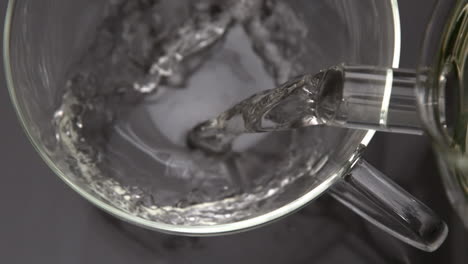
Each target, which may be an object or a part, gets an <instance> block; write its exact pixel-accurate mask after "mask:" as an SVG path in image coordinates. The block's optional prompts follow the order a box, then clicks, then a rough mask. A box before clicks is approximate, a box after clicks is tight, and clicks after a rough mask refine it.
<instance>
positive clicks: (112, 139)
mask: <svg viewBox="0 0 468 264" xmlns="http://www.w3.org/2000/svg"><path fill="white" fill-rule="evenodd" d="M114 2H118V1H114ZM141 2H142V4H143V5H144V4H145V3H146V4H148V3H149V2H151V1H149V2H145V1H141ZM143 2H145V3H143ZM188 2H189V1H185V2H184V1H160V3H159V2H158V3H157V4H156V7H157V8H155V9H154V12H156V14H157V15H155V16H140V15H138V16H126V17H125V19H136V20H135V21H136V22H135V21H134V20H131V21H133V23H137V22H138V23H139V22H140V20H139V19H140V18H141V17H144V18H145V19H146V18H148V17H149V18H148V19H152V18H154V17H157V19H155V20H157V21H161V20H162V21H166V20H165V19H168V20H167V21H169V22H170V23H169V22H168V23H166V22H165V23H163V24H162V28H163V30H164V32H171V31H174V29H176V27H177V26H180V25H181V24H182V26H184V25H187V24H184V23H183V22H180V21H178V20H177V19H180V18H181V17H182V18H183V17H184V15H186V14H187V13H184V12H186V10H185V9H184V8H185V6H186V5H187V3H188ZM205 2H206V1H205ZM270 2H272V1H270ZM273 2H274V1H273ZM132 3H137V2H136V1H135V2H132ZM138 3H140V2H138ZM174 3H175V4H174ZM274 3H276V5H275V7H274V8H272V10H273V11H272V13H273V15H271V14H270V15H268V13H264V14H263V15H265V16H270V17H271V16H273V17H274V19H276V18H278V19H279V21H280V22H278V21H277V22H275V23H273V24H274V25H275V26H277V28H276V29H275V31H274V32H275V34H276V35H280V34H277V33H278V32H286V33H288V34H290V33H291V32H293V33H294V35H291V36H288V35H287V37H288V38H287V39H289V38H290V37H292V36H294V37H298V39H299V40H300V41H299V42H297V41H286V44H284V45H286V46H287V47H289V48H290V49H288V51H289V53H287V54H288V56H283V59H284V58H286V59H287V60H288V62H290V63H291V65H300V66H302V67H303V69H295V68H291V69H287V70H286V73H285V74H283V76H280V77H278V76H275V77H277V78H272V72H273V73H277V72H278V71H279V70H281V69H282V68H281V69H279V68H275V67H279V66H278V65H276V66H275V62H274V61H273V60H272V61H268V60H269V59H271V57H269V56H266V57H263V61H262V59H259V58H258V57H259V56H256V55H255V54H257V53H258V50H259V47H260V49H261V47H263V46H268V45H269V44H271V43H265V42H260V44H259V45H257V46H256V45H252V43H249V41H245V40H246V39H249V38H250V39H252V36H250V37H249V36H248V35H249V34H251V33H252V32H251V31H249V29H250V30H252V28H253V26H255V24H249V23H251V22H248V23H247V24H246V25H247V26H243V27H240V26H231V24H229V23H227V24H229V25H230V26H231V27H230V28H229V30H227V33H225V35H223V38H222V40H220V41H219V42H220V43H215V44H213V43H211V42H210V49H211V48H213V49H216V53H213V54H208V55H206V56H205V57H203V60H206V61H203V62H199V61H198V62H195V64H196V65H197V67H199V68H197V70H196V71H194V73H192V75H191V77H190V79H189V80H186V82H180V80H179V79H177V78H175V79H172V80H169V81H167V83H168V84H167V85H166V86H167V87H165V88H164V89H162V91H163V92H162V93H159V91H158V92H157V93H145V91H146V90H144V89H140V88H148V87H147V86H144V85H140V83H138V84H136V83H133V85H130V88H128V87H129V86H128V85H127V86H122V87H119V89H120V90H118V89H117V90H113V88H114V87H113V86H112V85H114V84H115V83H116V82H117V81H119V83H118V84H121V83H124V84H128V83H126V80H127V79H126V78H127V77H129V76H130V77H131V78H133V77H135V76H139V75H138V74H140V73H139V72H138V68H137V67H135V68H132V67H130V66H129V65H133V64H132V63H133V59H136V60H140V59H141V60H142V61H144V60H145V58H146V57H144V56H142V57H143V58H140V57H138V56H139V55H141V54H140V51H141V50H143V49H145V48H146V47H147V46H145V45H144V43H145V42H144V41H140V42H135V43H134V44H135V45H136V46H135V47H137V49H135V50H134V49H132V48H128V47H127V48H128V52H127V53H125V56H127V57H128V56H130V55H129V54H131V56H135V57H132V58H131V59H132V60H125V59H122V60H123V61H127V62H129V63H128V64H125V63H123V64H118V65H117V66H118V67H116V64H113V63H117V62H115V60H114V58H115V57H114V55H115V52H116V51H115V50H116V49H118V48H114V49H105V50H104V51H102V50H99V47H101V46H99V45H100V44H99V43H98V44H96V43H95V42H96V39H97V41H100V40H103V41H107V37H108V36H109V35H105V34H104V37H103V36H102V35H101V37H102V38H101V37H99V36H100V35H99V32H100V30H102V28H103V26H102V25H103V23H104V22H103V21H104V20H106V19H104V17H105V15H104V13H105V12H108V9H106V6H105V2H104V1H91V0H86V1H72V0H44V1H32V0H10V1H9V6H8V15H7V20H6V28H5V37H4V46H5V50H4V57H5V69H6V73H7V82H8V88H9V91H10V95H11V98H12V101H13V103H14V105H15V108H16V110H17V113H18V116H19V118H20V120H21V122H22V124H23V127H24V128H25V131H26V132H27V134H28V136H29V138H30V140H31V142H32V143H33V145H34V146H35V147H36V149H37V150H38V152H39V153H40V155H41V156H42V157H43V159H44V160H45V161H46V163H47V164H48V165H49V166H50V167H51V168H52V170H53V171H54V172H55V173H56V174H57V175H58V176H59V177H60V178H62V179H63V180H64V181H65V182H66V183H67V184H68V185H69V186H71V187H72V188H73V189H74V190H75V191H77V192H78V193H80V194H81V195H82V196H83V197H85V198H86V199H88V200H89V201H91V202H92V203H93V204H95V205H96V206H98V207H99V208H102V209H103V210H105V211H107V212H109V213H110V214H112V215H115V216H116V217H119V218H121V219H123V220H126V221H129V222H131V223H134V224H137V225H140V226H143V227H146V228H150V229H154V230H158V231H162V232H169V233H175V234H187V235H214V234H225V233H231V232H237V231H240V230H246V229H250V228H254V227H257V226H260V225H262V224H265V223H268V222H271V221H273V220H276V219H278V218H280V217H282V216H285V215H288V214H290V213H292V212H294V211H296V210H298V209H300V208H301V207H303V206H305V205H306V204H307V203H309V202H310V201H312V200H314V199H315V198H317V197H318V196H320V195H321V194H323V193H324V192H325V191H328V192H330V193H331V194H332V195H333V196H334V197H335V198H337V199H338V200H339V201H341V202H343V203H344V204H345V205H346V206H348V207H350V208H351V209H352V210H354V211H355V212H357V213H358V214H360V215H362V216H363V217H364V218H366V219H367V220H369V221H370V222H372V223H373V224H375V225H377V226H378V227H380V228H381V229H383V230H384V231H387V232H388V233H390V234H391V235H394V236H395V237H397V238H399V239H401V240H402V241H404V242H407V243H409V244H411V245H413V246H415V247H418V248H420V249H422V250H426V251H433V250H435V249H437V248H438V247H439V245H440V244H441V243H442V242H443V240H444V239H445V237H446V234H447V227H446V225H445V223H444V222H443V221H441V220H440V219H439V218H438V217H437V216H435V215H434V213H433V212H432V211H431V210H430V209H429V208H427V207H426V206H424V205H423V204H422V203H420V202H419V201H417V200H416V199H415V198H414V197H412V196H411V195H409V194H408V193H406V192H405V191H404V190H402V189H401V188H400V187H398V186H396V185H395V184H394V183H392V182H391V181H390V180H389V179H387V178H386V177H385V176H383V175H382V174H381V173H380V172H378V171H377V170H376V169H374V168H373V167H372V166H371V165H370V164H368V163H366V162H365V161H362V160H361V159H360V156H361V153H362V151H363V150H364V149H365V147H366V146H367V144H369V142H370V140H371V139H372V137H373V135H374V131H372V130H370V131H362V130H352V129H342V128H334V127H318V128H317V127H316V128H304V129H298V130H294V131H286V132H280V133H270V134H265V135H262V136H257V135H249V136H243V138H242V140H240V143H239V144H238V145H237V146H235V147H234V153H233V154H232V155H228V156H223V157H212V156H209V155H205V154H203V153H200V152H197V151H194V150H188V149H187V147H186V146H185V142H184V139H183V138H184V136H185V134H184V133H185V132H186V131H187V129H189V128H190V127H192V126H193V125H195V124H196V123H197V122H199V121H202V120H205V119H207V118H209V117H212V116H213V115H215V114H216V113H218V112H219V111H222V110H224V109H225V107H226V105H231V104H233V103H235V102H237V101H238V100H240V99H242V98H244V97H246V96H247V95H250V94H252V93H254V92H257V91H259V90H262V89H268V88H271V86H272V85H274V84H275V82H281V81H285V80H286V79H287V78H289V77H292V76H290V75H291V74H292V73H294V71H299V72H300V71H301V70H305V69H306V70H307V71H308V72H314V71H319V70H320V69H322V68H323V67H324V65H336V64H338V63H340V62H342V61H346V62H348V63H353V64H362V65H378V66H381V67H393V68H396V67H398V64H399V56H400V23H399V13H398V5H397V1H396V0H388V1H373V0H365V1H364V0H352V1H341V0H335V1H306V0H304V1H294V2H286V1H283V2H281V1H279V2H274ZM129 5H131V4H129ZM174 5H175V6H174ZM278 6H279V7H281V8H284V10H286V11H284V10H283V9H275V8H277V7H278ZM106 10H107V11H106ZM122 10H123V9H120V11H122ZM151 10H153V9H151ZM212 10H215V11H216V9H212ZM120 11H119V12H120ZM215 11H213V12H215ZM125 12H126V11H125ZM177 12H178V13H177ZM174 14H178V15H177V16H174ZM291 14H294V18H292V17H291ZM363 14H366V15H365V16H364V15H363ZM275 16H276V17H275ZM119 19H124V18H123V17H120V18H119ZM173 19H175V20H174V21H173ZM281 19H283V21H287V22H288V23H281V21H282V20H281ZM284 19H286V20H284ZM106 21H107V20H106ZM249 21H250V20H249ZM252 21H254V22H255V21H256V20H255V19H253V20H252ZM291 21H294V23H293V22H291ZM114 22H115V21H114ZM115 23H117V24H118V23H119V22H118V21H117V22H115ZM295 23H296V24H297V25H298V27H296V28H288V26H291V25H296V24H295ZM133 25H134V24H132V23H130V24H125V25H123V26H122V27H116V28H117V29H116V28H113V30H116V31H117V32H119V30H122V28H123V29H126V28H127V29H128V28H129V29H130V30H129V31H126V33H128V34H130V36H133V35H131V34H134V33H135V32H140V31H139V30H142V28H146V27H145V26H143V27H133ZM174 25H175V26H174ZM251 26H252V27H251ZM188 27H189V29H190V24H189V25H188ZM148 32H151V30H148V31H146V30H143V33H142V34H146V33H148ZM120 33H122V32H120ZM122 34H123V33H122ZM246 35H247V36H248V37H246ZM96 36H98V37H96ZM125 36H129V35H123V37H122V39H124V40H128V39H125ZM275 37H276V36H275ZM111 38H112V37H111ZM140 40H141V39H140ZM270 40H271V41H272V42H273V45H280V44H278V43H275V39H274V38H272V39H270ZM216 41H217V40H216ZM216 41H213V42H216ZM297 43H300V45H298V44H297ZM257 44H258V43H257ZM288 45H289V46H288ZM295 45H296V46H295ZM211 46H213V47H211ZM252 46H253V47H252ZM93 47H94V48H93ZM117 47H120V46H118V45H117ZM131 47H133V46H131ZM268 47H271V45H270V46H268ZM291 47H292V48H291ZM96 50H98V51H99V53H97V51H96ZM207 53H209V51H207ZM96 54H98V55H102V56H97V55H96ZM219 54H221V55H219ZM280 55H281V54H280ZM283 55H284V54H283ZM127 57H126V58H127ZM255 59H256V60H255ZM265 60H266V61H265ZM117 61H118V62H120V58H119V59H118V60H117ZM80 65H81V66H80ZM83 65H86V67H87V68H86V69H87V70H88V71H87V72H85V73H86V74H83V72H81V75H79V76H80V78H78V79H77V78H75V79H73V78H71V76H74V74H75V73H76V72H77V71H81V70H80V69H82V68H80V67H83ZM100 65H104V66H103V67H101V66H100ZM222 65H228V66H226V67H224V66H222ZM271 65H273V66H271ZM280 65H285V64H284V63H280ZM268 66H270V67H268ZM223 67H224V68H223ZM271 68H273V70H271ZM89 69H93V70H95V72H92V71H91V72H90V71H89ZM265 69H266V70H265ZM268 69H270V72H268ZM135 72H136V73H135ZM97 73H99V74H100V75H96V74H97ZM134 73H135V74H134ZM132 74H134V75H132ZM140 75H141V74H140ZM273 75H274V74H273ZM83 76H85V77H83ZM89 76H93V78H94V77H96V76H97V78H94V79H93V80H94V81H96V82H100V81H102V80H101V79H104V80H105V81H107V82H108V83H107V84H109V83H110V84H109V86H102V87H98V88H99V90H98V91H94V90H93V91H91V92H89V91H88V90H86V89H87V87H86V86H80V89H78V90H73V91H72V92H69V91H68V90H67V89H68V88H70V86H72V87H74V86H73V85H75V84H76V83H78V84H82V82H81V81H82V80H83V79H85V80H88V81H89V80H91V79H92V78H90V77H89ZM109 76H110V77H109ZM75 77H76V75H75ZM100 78H101V79H100ZM135 78H136V77H135ZM120 82H121V83H120ZM173 83H178V84H179V85H176V84H174V85H172V84H173ZM180 83H182V84H180ZM86 84H87V85H88V84H90V83H86ZM93 85H94V84H93ZM171 85H172V86H174V87H171ZM116 86H118V85H116ZM175 86H179V87H175ZM106 87H110V89H111V90H110V91H108V90H106V89H107V88H106ZM213 87H215V89H211V88H213ZM94 88H96V87H94ZM137 88H138V89H137ZM135 90H138V91H139V92H140V93H137V92H136V91H135ZM88 92H89V93H88ZM86 96H88V97H90V98H91V99H90V100H91V101H90V100H88V99H89V98H88V97H86ZM127 96H128V97H127ZM84 97H86V98H87V101H84V99H83V98H84ZM129 97H130V99H129ZM90 102H92V104H88V103H90ZM174 104H176V105H177V106H178V107H174V106H173V105H174ZM109 109H111V110H112V111H110V110H109ZM115 109H118V111H114V110H115ZM77 113H79V114H77Z"/></svg>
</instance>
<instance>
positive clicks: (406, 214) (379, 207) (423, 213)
mask: <svg viewBox="0 0 468 264" xmlns="http://www.w3.org/2000/svg"><path fill="white" fill-rule="evenodd" d="M329 192H330V194H331V195H332V196H333V197H334V198H336V199H337V200H338V201H340V202H341V203H343V204H344V205H345V206H347V207H349V208H350V209H351V210H353V211H354V212H356V213H357V214H359V215H360V216H362V217H363V218H365V219H366V220H368V221H369V222H371V223H372V224H374V225H376V226H377V227H379V228H381V229H382V230H384V231H386V232H387V233H389V234H390V235H392V236H394V237H396V238H398V239H400V240H401V241H403V242H405V243H408V244H410V245H412V246H414V247H416V248H419V249H421V250H424V251H428V252H432V251H434V250H436V249H437V248H439V246H440V245H441V244H442V242H444V240H445V238H446V237H447V233H448V228H447V225H446V224H445V222H444V221H442V220H441V219H440V218H439V217H438V216H437V215H435V213H434V212H433V211H432V210H431V209H429V208H428V207H427V206H426V205H424V204H423V203H421V202H420V201H418V200H417V199H416V198H414V197H413V196H412V195H411V194H409V193H408V192H406V191H405V190H403V189H402V188H401V187H399V186H398V185H396V184H395V183H394V182H392V181H391V180H390V179H388V178H387V177H386V176H385V175H384V174H382V173H381V172H380V171H378V170H377V169H375V168H374V167H373V166H372V165H370V164H369V163H367V162H366V161H364V160H359V161H358V162H357V163H356V164H355V166H354V168H353V169H352V170H351V172H350V173H349V174H347V175H346V176H345V177H344V178H343V179H342V180H341V181H339V182H337V183H336V184H335V185H334V186H333V187H332V188H331V189H330V191H329Z"/></svg>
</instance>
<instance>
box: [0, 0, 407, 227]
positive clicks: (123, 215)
mask: <svg viewBox="0 0 468 264" xmlns="http://www.w3.org/2000/svg"><path fill="white" fill-rule="evenodd" d="M388 1H389V2H390V6H391V8H392V16H393V23H394V25H393V28H394V51H393V61H392V67H394V68H398V67H399V63H400V54H401V24H400V13H399V8H398V0H388ZM16 2H17V0H9V2H8V6H7V13H6V18H5V26H4V34H3V64H4V67H5V76H6V82H7V87H8V91H9V94H10V98H11V101H12V103H13V106H14V108H15V112H16V114H17V116H18V119H19V120H20V123H21V126H22V127H23V130H24V132H25V133H26V135H27V137H28V139H29V141H30V142H31V144H32V145H33V146H34V148H35V150H36V151H37V152H38V153H39V156H40V157H41V158H42V159H43V160H44V161H45V163H46V164H47V165H48V166H49V167H50V168H51V170H52V171H53V172H54V173H55V174H56V175H57V176H59V178H61V179H62V180H63V181H64V182H65V183H66V184H67V185H68V186H69V187H71V188H72V189H73V190H74V191H76V192H77V193H79V194H80V195H81V196H82V197H84V198H85V199H86V200H88V201H89V202H91V203H92V204H94V205H95V206H97V207H98V208H100V209H102V210H104V211H105V212H107V213H109V214H111V215H114V216H115V217H117V218H119V219H122V220H124V221H127V222H130V223H133V224H136V225H138V226H141V227H144V228H148V229H152V230H156V231H160V232H164V233H171V234H179V235H180V234H183V235H197V236H204V235H205V236H207V235H222V234H226V233H233V232H238V231H242V230H248V229H253V228H255V227H258V226H261V225H264V224H267V223H270V222H272V221H274V220H278V219H280V218H282V217H284V216H286V215H289V214H291V213H293V212H295V211H297V210H299V209H300V208H302V207H304V206H305V205H307V204H308V203H309V202H311V201H312V200H314V199H315V198H317V197H318V196H320V195H321V194H322V193H323V192H325V191H326V190H327V189H328V188H329V187H331V186H332V185H333V184H334V183H335V182H337V181H338V180H339V179H340V178H341V177H342V176H343V175H344V174H345V173H346V172H347V171H349V169H350V168H351V167H352V166H353V165H354V164H355V162H356V161H357V160H358V159H359V157H360V151H359V149H360V147H363V146H364V147H365V146H367V145H368V144H369V142H370V141H371V139H372V138H373V136H374V134H375V131H374V130H369V131H367V132H366V133H365V135H364V136H363V139H362V141H361V142H360V147H358V148H357V149H356V152H355V153H354V154H353V155H352V157H350V159H349V167H346V168H345V167H343V168H341V169H340V170H339V171H337V172H335V173H334V174H332V175H331V176H330V177H329V178H328V179H327V180H325V181H324V182H322V183H321V184H319V185H318V186H317V187H316V188H314V189H313V190H311V191H309V192H308V193H306V194H304V195H302V196H300V197H298V198H297V199H296V200H294V201H292V202H290V203H288V204H286V205H284V206H282V207H280V208H277V209H275V210H273V211H271V212H268V213H266V214H262V215H259V216H256V217H253V218H250V219H246V220H242V221H239V222H234V223H228V224H220V225H213V226H179V225H170V224H165V223H160V222H155V221H151V220H147V219H143V218H140V217H137V216H134V215H131V214H129V213H127V212H125V211H123V210H121V209H119V208H117V207H114V206H112V205H110V204H107V203H106V202H104V201H103V200H100V199H98V198H96V197H95V196H94V195H93V194H92V193H91V192H89V191H88V190H85V189H84V188H81V187H80V186H79V185H77V184H75V183H74V182H72V181H71V180H70V179H68V178H67V176H66V175H65V174H64V173H62V171H61V170H60V169H59V168H58V167H57V166H56V165H55V163H54V162H53V161H52V160H51V159H50V158H49V157H48V155H47V154H46V153H45V151H44V150H43V149H42V147H41V146H40V144H39V143H38V142H36V141H35V140H34V137H33V136H32V135H31V133H30V131H29V129H28V128H27V125H26V122H25V118H24V114H23V112H22V110H21V109H20V107H19V104H18V99H17V96H16V92H15V89H14V87H15V86H14V81H13V76H12V69H11V65H10V41H9V40H10V33H11V26H12V19H13V16H14V10H15V4H16Z"/></svg>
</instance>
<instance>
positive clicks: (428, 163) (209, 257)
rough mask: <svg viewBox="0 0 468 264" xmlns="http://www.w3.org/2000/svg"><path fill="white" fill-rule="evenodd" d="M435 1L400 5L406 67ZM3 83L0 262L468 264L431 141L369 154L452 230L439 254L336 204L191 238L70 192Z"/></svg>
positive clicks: (398, 142) (389, 139) (395, 140)
mask: <svg viewBox="0 0 468 264" xmlns="http://www.w3.org/2000/svg"><path fill="white" fill-rule="evenodd" d="M6 2H7V1H6V0H2V1H0V13H1V14H2V16H3V14H4V10H5V6H6ZM433 2H434V1H428V0H400V9H401V17H402V27H403V52H402V66H403V67H415V65H416V62H417V57H418V53H419V51H420V48H419V44H420V40H421V37H422V34H423V31H424V27H425V23H426V20H427V18H428V16H429V14H430V13H429V11H430V7H431V5H432V3H433ZM0 86H1V87H0V120H1V125H0V128H1V130H0V133H1V134H0V135H1V136H0V147H1V148H0V165H1V168H2V170H1V181H0V263H8V264H10V263H49V264H55V263H67V264H68V263H70V264H73V263H115V264H119V263H239V262H243V263H464V264H466V263H468V234H467V233H466V231H465V230H464V229H463V228H462V227H461V224H460V222H459V220H458V219H457V217H456V216H455V215H454V213H453V211H452V209H451V208H450V206H449V204H448V202H447V200H446V197H445V194H444V192H443V189H442V183H441V181H440V179H439V176H438V174H437V169H436V167H435V162H434V159H433V155H432V153H431V151H430V149H429V146H428V142H427V139H426V138H425V137H414V136H403V135H388V134H387V135H384V134H378V135H377V136H376V137H375V139H374V141H373V142H372V144H371V147H370V148H369V149H368V151H367V153H366V155H367V159H368V160H369V161H370V162H371V163H372V164H374V165H375V166H376V167H377V168H379V169H381V170H382V171H384V172H385V173H387V174H388V175H389V176H390V177H392V178H394V179H395V180H396V181H397V182H398V183H399V184H401V185H402V186H403V187H404V188H406V189H407V190H408V191H409V192H411V193H412V194H414V195H415V196H416V197H418V198H419V199H421V200H422V201H424V202H425V203H426V204H428V205H429V206H430V207H432V208H433V209H434V210H435V211H436V212H437V213H439V214H440V215H442V216H443V218H444V219H445V220H446V221H447V222H448V223H449V226H450V235H449V238H448V240H447V241H446V243H445V244H444V245H443V246H442V248H441V249H439V250H438V251H437V252H436V253H433V254H428V253H421V252H419V251H417V250H414V249H411V248H408V247H407V246H405V245H402V244H401V243H400V242H398V241H396V240H394V239H393V238H390V237H388V236H387V235H386V234H383V233H382V232H380V231H379V230H376V229H375V228H374V227H372V226H369V225H368V224H367V223H365V222H363V221H362V220H361V219H360V218H359V217H358V216H356V215H354V214H353V213H351V212H349V210H348V209H346V208H344V207H342V206H341V205H339V204H337V203H336V202H335V201H333V200H331V199H329V198H328V197H323V198H321V199H319V200H318V201H316V202H314V203H313V204H311V205H310V206H308V207H307V208H305V209H303V210H302V211H301V212H299V213H297V214H295V215H292V216H290V217H287V218H285V219H283V220H281V221H279V222H276V223H273V224H271V225H268V226H266V227H263V228H260V229H257V230H253V231H250V232H246V233H242V234H237V235H231V236H224V237H217V238H183V237H175V236H169V235H164V234H159V233H154V232H150V231H146V230H143V229H140V228H137V227H133V226H131V225H128V224H126V223H123V222H120V221H118V220H116V219H114V218H112V217H110V216H108V215H106V214H105V213H103V212H101V211H99V210H98V209H96V208H94V207H93V206H92V205H91V204H89V203H88V202H86V201H85V200H84V199H82V198H81V197H80V196H79V195H78V194H76V193H75V192H73V191H72V190H71V189H70V188H68V187H67V186H66V185H65V184H64V183H63V182H61V180H59V178H58V177H56V176H55V175H54V174H53V173H52V172H51V171H50V170H49V168H48V167H47V166H46V165H45V163H44V162H42V160H41V159H40V158H39V156H38V155H37V154H36V153H35V151H34V149H33V147H32V146H31V145H30V143H29V142H28V140H27V139H26V136H25V134H24V133H23V131H22V129H21V127H20V125H19V123H18V121H17V120H16V116H15V113H14V110H13V107H12V105H11V103H10V101H9V98H8V92H7V89H6V84H5V82H4V76H3V71H1V73H0Z"/></svg>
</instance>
